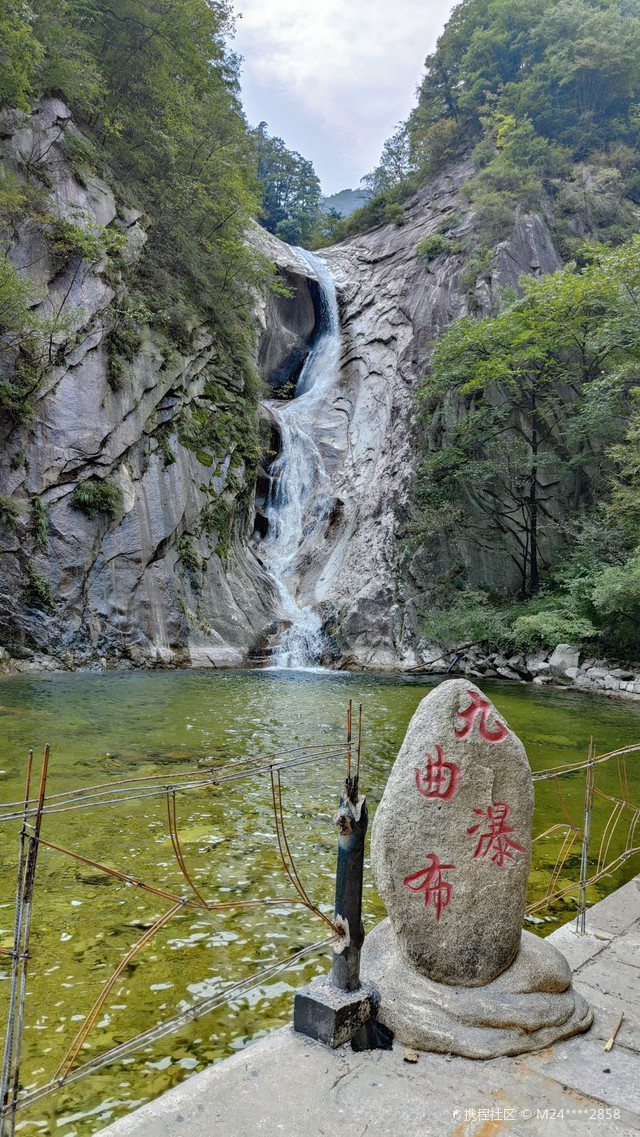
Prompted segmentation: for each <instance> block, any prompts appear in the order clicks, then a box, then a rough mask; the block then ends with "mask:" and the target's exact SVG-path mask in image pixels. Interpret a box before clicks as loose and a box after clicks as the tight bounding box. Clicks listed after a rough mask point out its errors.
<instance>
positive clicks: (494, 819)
mask: <svg viewBox="0 0 640 1137" xmlns="http://www.w3.org/2000/svg"><path fill="white" fill-rule="evenodd" d="M473 812H474V813H477V814H478V816H479V817H486V819H487V821H488V822H489V826H488V830H487V832H486V833H482V834H481V835H480V839H479V841H478V845H477V847H476V851H475V853H474V854H473V856H474V858H475V859H476V860H479V859H480V858H481V857H488V856H491V860H492V861H493V862H494V864H496V865H498V867H499V868H502V866H503V865H504V863H505V861H506V860H507V859H508V860H510V861H512V860H513V851H515V852H516V853H526V851H527V850H526V849H525V848H523V846H522V845H518V844H517V843H516V842H515V841H514V840H513V838H512V837H511V836H510V834H511V833H514V832H515V830H514V829H512V828H511V826H510V825H507V818H508V816H509V814H510V812H511V806H510V805H507V803H506V802H504V801H497V802H494V804H493V805H490V806H488V807H487V810H486V812H485V810H484V809H474V811H473ZM481 825H482V822H481V821H479V822H478V824H477V825H472V826H471V828H470V829H467V833H468V834H469V835H472V834H474V833H477V832H478V830H479V829H480V827H481ZM512 850H513V851H512Z"/></svg>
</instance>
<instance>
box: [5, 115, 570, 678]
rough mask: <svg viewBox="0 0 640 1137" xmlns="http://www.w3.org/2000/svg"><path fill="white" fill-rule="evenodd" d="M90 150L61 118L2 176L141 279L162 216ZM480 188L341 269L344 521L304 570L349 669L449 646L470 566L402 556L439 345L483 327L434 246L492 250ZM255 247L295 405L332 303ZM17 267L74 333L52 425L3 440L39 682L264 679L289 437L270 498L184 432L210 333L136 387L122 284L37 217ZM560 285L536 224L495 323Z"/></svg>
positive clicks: (55, 382)
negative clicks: (81, 677) (36, 186)
mask: <svg viewBox="0 0 640 1137" xmlns="http://www.w3.org/2000/svg"><path fill="white" fill-rule="evenodd" d="M79 137H80V136H79V134H78V132H77V130H76V128H75V126H74V125H73V122H72V121H71V116H70V113H69V111H68V109H67V108H66V107H65V106H64V104H62V103H61V102H60V101H58V100H56V99H47V100H43V101H42V102H41V104H40V105H39V107H38V108H37V110H36V112H35V113H34V114H32V115H31V116H25V115H21V114H11V113H5V114H4V116H3V119H2V123H0V157H1V158H2V161H3V166H6V167H8V168H9V169H10V170H14V171H18V172H22V173H23V174H24V172H25V171H27V172H29V171H31V172H33V171H34V170H35V171H36V173H37V177H38V179H39V182H40V184H41V185H42V186H44V187H46V197H47V208H48V209H49V211H50V213H51V214H52V215H53V216H54V217H58V218H61V219H63V220H66V221H69V222H71V223H72V224H74V225H76V226H79V227H80V228H81V229H83V230H84V231H85V232H86V233H88V234H89V235H91V233H92V232H94V231H95V230H98V229H99V230H100V232H101V233H104V234H107V235H112V236H113V237H114V238H116V239H117V241H118V242H119V243H120V253H119V255H120V258H121V260H122V262H124V263H125V264H126V263H127V262H129V263H131V262H134V261H135V260H136V258H137V257H139V256H140V253H141V250H142V249H143V247H144V243H145V239H146V238H145V227H146V226H148V224H152V219H147V218H143V217H142V216H141V215H140V214H139V213H138V212H136V211H135V210H134V209H131V208H130V207H125V206H124V205H123V203H122V202H119V201H117V200H116V197H115V195H114V193H113V191H112V189H111V188H110V186H109V185H108V184H106V182H104V181H102V180H101V179H100V178H98V177H96V176H94V175H86V174H82V173H81V172H78V171H77V169H76V167H75V166H74V164H73V162H72V161H71V160H70V158H69V147H68V145H67V143H68V140H69V138H71V139H76V141H77V139H78V138H79ZM470 172H471V171H470V168H469V167H468V166H467V165H466V164H464V163H460V164H459V165H458V166H457V167H455V168H452V169H451V170H450V171H449V173H448V174H446V175H441V176H439V177H438V178H436V179H434V180H433V181H432V182H431V183H430V184H429V185H427V186H425V187H424V188H423V189H422V190H421V191H420V192H419V193H418V194H416V196H415V197H414V198H413V199H412V200H411V201H410V202H409V203H408V204H407V205H406V207H405V210H404V219H403V224H402V225H400V226H398V225H395V224H389V225H385V226H382V227H379V228H378V229H376V230H374V231H371V232H369V233H367V234H364V235H361V236H358V237H354V238H352V239H350V240H348V241H345V242H343V243H342V244H340V245H338V246H334V247H332V248H329V249H324V250H322V252H321V253H320V256H321V258H322V259H323V260H324V262H325V263H326V264H327V265H328V267H329V269H330V271H331V272H332V274H333V276H334V278H335V280H336V283H337V287H338V297H339V303H340V314H341V323H342V350H341V359H340V366H339V371H338V374H337V376H336V377H335V380H334V382H333V384H332V385H331V387H330V388H329V389H328V390H327V391H326V393H325V396H324V397H323V399H322V400H321V401H319V402H318V406H317V414H316V422H315V432H314V433H315V438H316V440H317V444H318V446H319V447H321V448H322V450H323V452H324V456H325V459H326V462H325V465H326V469H327V472H328V475H329V480H330V487H329V491H330V496H331V495H332V505H331V508H329V509H328V510H327V513H326V525H325V526H324V528H322V527H321V528H320V529H319V530H318V533H317V536H316V537H314V545H313V548H310V549H309V550H306V551H305V557H304V558H303V562H304V563H303V564H302V565H301V571H300V578H299V595H298V602H299V603H301V604H310V605H311V606H312V607H313V608H315V609H316V610H317V611H319V612H320V614H321V616H322V618H323V621H324V629H325V632H326V633H328V634H329V637H330V640H331V641H332V642H333V645H334V646H333V658H334V661H335V662H336V663H337V664H338V665H342V666H344V665H348V664H349V663H353V664H354V665H356V666H364V667H372V668H395V667H401V668H406V667H411V666H414V665H416V664H419V663H420V662H421V660H422V659H424V658H425V652H427V651H428V645H426V644H424V643H423V642H422V641H421V638H420V633H419V628H418V621H417V617H416V610H415V609H416V597H417V596H419V595H420V596H422V597H424V594H425V591H427V590H428V585H429V581H430V579H433V577H434V576H435V575H437V574H438V573H442V572H443V571H446V570H447V568H448V567H449V566H450V564H451V561H452V557H453V556H454V555H455V551H454V550H451V549H448V548H445V547H444V546H442V547H439V548H436V549H429V548H426V549H423V550H421V552H420V554H419V555H415V554H414V555H413V556H410V555H409V554H408V553H406V552H403V548H402V543H401V539H400V535H401V529H402V525H403V523H404V522H405V521H406V519H407V517H408V516H409V513H410V509H411V500H412V494H413V487H414V481H415V470H416V462H417V457H416V456H417V453H418V447H417V445H416V443H417V431H418V426H417V423H416V414H415V399H414V396H415V391H416V389H417V386H418V384H419V382H420V378H421V376H422V374H423V372H424V369H425V366H426V364H427V361H428V355H429V350H430V347H431V345H432V343H433V341H434V340H435V338H436V337H437V335H438V334H439V332H440V331H441V330H442V329H443V328H444V327H445V326H446V324H447V323H449V322H450V321H451V320H452V319H455V318H456V317H459V316H461V315H463V314H465V312H466V311H467V310H468V306H469V295H468V285H467V284H465V281H464V270H465V259H464V254H462V253H456V252H455V251H454V252H449V253H443V254H441V255H439V256H437V257H436V258H435V259H433V260H432V261H431V263H429V264H428V265H427V264H426V263H425V260H424V258H421V257H420V256H419V255H418V253H417V246H418V244H419V243H420V242H421V241H422V240H423V239H424V238H425V237H427V236H428V235H430V234H434V233H441V232H443V230H444V229H446V228H447V227H448V228H449V230H450V232H451V234H452V235H453V236H454V237H455V238H458V237H459V238H468V239H469V241H470V242H471V244H473V241H474V225H475V222H474V217H473V213H472V210H471V207H470V206H469V204H468V202H467V201H466V199H465V197H464V195H462V194H461V193H460V188H461V186H462V185H464V184H465V183H466V182H467V181H468V179H469V176H470ZM249 239H250V240H251V242H252V243H253V244H254V245H255V246H256V247H257V248H258V250H259V251H260V252H261V253H262V254H263V255H264V257H266V258H267V259H268V260H269V261H271V262H272V263H274V264H275V265H276V266H277V269H278V273H279V278H278V281H277V287H276V288H272V289H270V290H267V291H266V292H265V293H264V294H263V295H256V300H255V304H256V319H257V325H256V326H257V335H256V346H255V357H256V363H257V366H258V369H259V371H260V374H261V376H262V378H263V380H264V381H265V383H266V384H268V385H269V386H270V387H271V389H272V392H273V394H274V395H275V397H277V398H290V397H291V396H292V394H293V391H294V389H295V382H296V379H297V377H298V375H299V374H300V371H301V368H302V366H303V364H304V361H305V359H306V357H307V355H308V353H309V350H310V349H311V348H312V347H313V344H314V339H315V337H316V336H317V335H318V333H319V328H320V324H321V318H320V309H321V300H320V287H321V286H320V283H319V280H318V278H317V277H316V275H315V274H314V272H313V269H312V268H311V267H310V265H309V264H308V263H307V262H306V261H305V260H304V259H303V258H299V257H298V256H297V255H296V253H295V251H294V250H292V249H290V248H289V247H288V246H286V245H284V244H282V243H281V242H279V241H277V240H276V239H275V238H272V237H270V236H269V235H268V234H266V233H265V232H264V231H263V230H258V229H257V227H256V230H255V231H254V232H253V233H252V234H250V238H249ZM455 244H456V243H455V242H454V248H455ZM458 244H459V243H458ZM10 256H11V259H12V261H13V263H14V264H15V265H16V267H18V268H19V269H20V270H21V272H22V273H23V274H24V275H25V277H26V278H28V280H29V281H30V283H31V286H32V290H33V297H34V301H33V303H34V305H35V308H36V310H37V311H38V313H39V314H40V315H41V316H42V317H43V319H44V318H47V319H48V320H49V327H50V329H51V330H50V342H49V346H48V350H49V360H48V364H47V367H46V369H45V371H46V373H45V377H44V380H43V381H42V382H41V383H40V385H39V387H38V390H37V394H36V396H35V416H34V420H33V423H32V425H27V426H19V425H18V426H16V425H15V424H14V423H11V422H10V421H8V420H7V419H5V420H3V421H2V424H1V425H0V439H1V445H0V643H2V644H3V645H4V647H5V648H6V649H7V650H8V651H9V653H10V654H11V656H13V657H14V658H17V659H18V660H20V659H22V660H25V661H27V662H26V663H25V666H29V665H30V664H29V662H28V661H29V660H35V663H36V664H37V665H38V666H42V665H43V664H45V665H47V663H49V664H50V665H52V666H76V665H78V664H85V665H86V664H90V663H96V661H100V665H102V666H108V667H115V666H134V665H140V664H142V665H147V666H149V665H153V664H154V663H156V664H161V665H167V664H172V663H174V664H178V665H183V666H189V665H195V666H198V665H201V666H239V665H242V664H243V663H245V662H246V661H247V660H249V659H251V658H252V652H254V650H255V647H256V645H257V644H258V643H260V642H262V643H264V642H265V641H266V640H268V638H269V634H270V633H271V634H272V635H273V633H274V631H275V630H277V627H278V618H279V615H280V613H279V612H278V600H277V590H276V589H275V588H274V584H273V581H272V580H271V578H270V577H269V575H268V573H266V572H265V570H264V568H263V566H262V563H261V560H260V548H259V542H260V539H261V538H262V537H264V535H265V532H266V531H267V528H268V525H269V521H268V516H267V515H266V512H265V510H266V504H267V498H268V492H269V486H270V473H269V465H270V462H271V461H272V460H273V457H274V454H275V453H276V452H277V450H278V445H279V441H278V434H277V429H276V427H275V424H274V421H273V417H272V416H270V414H269V412H268V411H267V410H266V409H265V410H263V412H262V418H263V432H262V433H263V449H264V454H263V460H262V462H261V463H260V464H259V465H258V469H257V478H256V477H255V474H254V471H253V470H252V471H247V470H246V469H245V466H244V465H243V463H242V462H239V460H238V456H237V454H235V449H236V443H235V442H234V441H233V437H232V434H233V431H230V432H228V435H229V436H228V437H227V439H226V442H225V438H224V437H221V441H220V444H219V446H218V450H217V451H216V452H215V453H214V454H213V456H212V455H211V454H204V455H203V454H202V452H201V451H199V450H198V448H197V446H191V445H189V444H188V440H187V441H186V442H185V438H184V433H181V430H180V424H181V422H184V419H185V416H187V417H188V416H189V415H193V414H197V413H198V412H199V410H200V409H201V408H202V406H203V405H204V404H203V395H204V393H205V387H206V385H207V382H208V379H209V375H210V371H211V368H212V367H213V366H214V365H215V358H216V347H215V344H214V342H213V340H212V337H211V334H210V333H209V332H208V330H207V329H206V328H204V327H200V328H198V327H195V328H194V329H192V335H191V337H190V344H189V346H188V347H185V346H184V344H182V343H180V341H174V342H172V341H171V338H170V337H168V336H166V335H165V336H162V335H159V334H158V333H157V332H156V331H155V330H153V329H152V328H151V327H150V326H144V327H142V328H141V330H140V335H139V337H138V340H137V341H136V343H135V345H134V347H133V348H132V349H131V351H130V352H129V356H128V362H127V374H126V382H119V381H118V374H117V369H116V371H115V373H114V367H113V329H114V319H115V317H116V316H117V312H118V306H119V305H120V307H121V306H122V304H123V303H125V305H126V302H127V297H126V289H125V292H124V300H123V287H122V279H121V277H120V279H117V275H118V274H117V273H115V274H114V270H113V265H112V264H109V263H107V259H105V258H103V259H99V258H98V259H97V260H96V259H95V258H94V259H91V258H88V257H87V256H83V255H82V253H81V251H80V252H78V251H76V252H75V253H72V254H69V255H66V256H65V257H64V258H63V260H62V262H61V260H60V256H59V255H58V254H57V253H56V247H55V242H53V243H52V240H51V236H50V234H49V235H47V234H46V232H43V229H42V226H39V225H38V224H36V223H34V221H33V220H26V221H24V223H22V224H20V225H18V226H17V227H16V229H15V231H14V233H13V239H12V244H11V249H10ZM560 264H561V261H560V257H559V255H558V253H557V251H556V250H555V248H554V246H553V242H552V240H551V237H550V233H549V230H548V228H547V227H546V225H545V223H544V221H543V220H542V219H541V218H540V217H538V216H526V215H523V216H521V217H520V218H519V220H518V221H517V224H516V227H515V229H514V232H513V234H512V236H511V238H510V239H509V240H507V241H504V242H502V244H500V245H499V246H498V247H497V249H496V251H495V255H494V257H493V260H492V262H491V268H490V270H488V272H487V273H485V275H484V277H483V278H482V281H481V282H480V283H479V284H478V285H477V286H476V292H475V296H474V297H473V304H474V308H476V309H477V308H480V309H481V310H485V311H490V310H492V309H493V308H494V307H495V305H496V303H497V298H498V292H499V289H501V288H504V287H505V286H511V287H514V286H515V285H516V284H517V281H518V278H519V276H520V275H521V274H522V273H535V274H542V273H547V272H551V271H553V270H554V269H556V268H558V267H559V266H560ZM114 314H115V315H114ZM0 363H1V360H0ZM0 378H2V377H1V376H0ZM216 381H217V382H218V384H219V390H218V395H217V396H216V402H215V413H216V414H219V415H220V416H221V421H222V419H225V421H226V422H227V423H229V422H231V423H233V420H234V418H235V419H237V422H239V423H241V422H242V414H243V413H245V412H246V406H247V402H246V398H247V396H246V392H245V390H244V381H243V379H242V378H241V377H239V376H237V375H234V374H229V373H226V374H224V375H223V376H222V378H221V377H220V375H219V374H218V375H217V380H216ZM207 397H208V398H209V399H210V398H211V396H210V395H208V396H207ZM208 405H209V406H210V403H209V404H208ZM450 414H451V415H453V416H455V407H451V408H450ZM225 416H226V418H225ZM236 429H237V426H236ZM221 435H224V431H222V432H221ZM85 483H86V484H87V485H88V486H89V487H90V489H92V491H95V490H96V487H97V488H98V489H100V488H101V487H102V488H104V487H105V486H108V487H109V490H110V493H111V505H110V507H109V508H108V509H105V508H101V509H98V510H93V511H92V510H91V509H89V510H88V511H87V509H86V508H85V509H84V510H83V509H80V508H77V506H78V498H77V487H78V486H79V485H81V486H82V485H84V484H85ZM85 488H86V486H85ZM5 499H11V501H12V502H13V504H14V506H15V505H16V504H17V506H18V511H19V512H18V515H17V516H14V515H12V513H11V511H10V510H9V511H7V509H5V508H4V506H3V505H2V503H3V501H4V500H5ZM38 518H39V519H40V522H42V521H43V520H46V534H43V532H42V529H43V526H42V524H41V523H40V524H38ZM545 539H546V538H545V535H544V534H542V537H541V540H542V542H544V540H545ZM549 539H551V538H550V537H549ZM460 549H462V551H463V553H464V541H463V539H461V543H460V545H459V546H458V549H457V551H458V553H459V551H460ZM483 555H484V556H485V557H486V558H488V562H490V563H488V562H487V561H486V560H485V563H484V564H483V565H482V566H481V568H482V574H483V576H484V577H485V579H486V578H487V576H488V575H489V577H490V578H492V579H494V580H495V581H496V583H497V585H498V586H499V585H500V584H503V585H504V586H505V587H509V586H510V585H511V584H513V583H514V582H512V581H510V580H509V579H507V576H506V575H505V568H504V562H503V561H502V560H501V559H499V558H494V560H492V553H491V552H490V551H489V552H487V553H485V554H483ZM468 560H469V563H470V578H469V579H470V582H471V583H473V571H474V569H473V556H472V555H471V554H470V555H469V557H468ZM501 574H502V576H501ZM428 654H429V655H432V654H433V652H429V653H428Z"/></svg>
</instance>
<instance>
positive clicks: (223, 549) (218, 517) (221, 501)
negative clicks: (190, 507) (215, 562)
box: [200, 494, 235, 560]
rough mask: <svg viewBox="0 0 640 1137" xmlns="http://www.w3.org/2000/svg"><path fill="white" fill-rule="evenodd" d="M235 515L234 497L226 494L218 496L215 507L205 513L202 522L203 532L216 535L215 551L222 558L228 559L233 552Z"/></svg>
mask: <svg viewBox="0 0 640 1137" xmlns="http://www.w3.org/2000/svg"><path fill="white" fill-rule="evenodd" d="M234 516H235V506H234V502H233V499H232V498H230V497H229V496H228V495H226V494H225V495H224V496H223V497H220V498H218V500H217V501H216V503H215V505H214V506H213V508H212V509H210V510H209V511H208V512H207V513H205V514H204V515H203V517H202V519H201V522H200V528H201V530H202V532H204V533H208V534H209V535H210V536H214V537H215V539H216V546H215V549H214V552H215V554H216V556H218V557H221V558H222V560H226V558H227V557H228V556H229V553H230V552H231V542H232V540H233V518H234Z"/></svg>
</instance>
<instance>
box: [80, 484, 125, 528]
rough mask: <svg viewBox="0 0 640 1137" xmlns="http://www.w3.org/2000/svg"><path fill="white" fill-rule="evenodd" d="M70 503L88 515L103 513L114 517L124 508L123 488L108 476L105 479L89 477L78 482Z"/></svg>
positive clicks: (93, 515)
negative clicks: (99, 479)
mask: <svg viewBox="0 0 640 1137" xmlns="http://www.w3.org/2000/svg"><path fill="white" fill-rule="evenodd" d="M70 504H71V505H72V506H73V508H74V509H79V510H81V511H82V513H86V515H87V517H95V516H96V514H98V513H103V514H105V516H107V517H111V518H113V517H116V516H117V514H118V513H119V511H120V509H121V508H122V490H121V489H120V486H117V485H116V484H115V482H111V481H109V480H108V479H107V478H105V479H104V480H103V481H98V480H97V479H94V478H89V479H88V480H87V481H86V482H79V483H78V485H77V486H76V488H75V489H74V491H73V493H72V495H71V498H70Z"/></svg>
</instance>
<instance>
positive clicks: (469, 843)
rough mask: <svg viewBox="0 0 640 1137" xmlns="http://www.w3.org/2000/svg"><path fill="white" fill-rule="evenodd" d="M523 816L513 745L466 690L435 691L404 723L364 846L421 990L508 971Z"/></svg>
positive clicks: (525, 853)
mask: <svg viewBox="0 0 640 1137" xmlns="http://www.w3.org/2000/svg"><path fill="white" fill-rule="evenodd" d="M532 816H533V783H532V781H531V771H530V769H529V763H528V761H527V756H526V753H525V749H524V746H523V745H522V743H521V742H520V740H519V738H517V737H516V735H515V734H513V732H512V731H511V730H509V728H508V726H507V724H506V723H505V722H504V720H503V719H502V718H501V716H499V715H498V713H497V711H496V710H495V708H494V707H493V706H492V705H491V703H490V702H489V700H488V699H486V698H485V696H484V695H483V694H482V692H481V691H480V689H479V688H478V687H476V686H474V685H473V684H472V683H470V682H469V681H468V680H465V679H456V680H451V681H449V682H446V683H442V684H441V685H440V686H439V687H436V688H435V690H433V691H432V692H431V693H430V694H429V695H427V696H426V698H424V699H423V700H422V702H421V703H420V706H419V707H418V709H417V711H416V712H415V714H414V716H413V718H412V720H411V723H410V724H409V728H408V730H407V734H406V737H405V740H404V743H403V745H402V748H401V750H400V753H399V754H398V757H397V759H396V762H395V765H394V767H393V770H392V771H391V775H390V777H389V781H388V782H387V785H386V787H385V791H384V794H383V796H382V800H381V802H380V805H379V806H378V809H377V812H376V815H375V820H374V823H373V828H372V835H371V863H372V867H373V873H374V877H375V880H376V885H377V887H378V891H379V893H380V895H381V897H382V899H383V900H384V902H385V905H386V908H387V911H388V913H389V917H390V919H391V923H392V924H393V928H394V931H395V933H396V936H397V939H398V943H399V945H400V949H401V951H402V952H403V954H404V955H405V956H406V958H407V960H408V961H409V962H410V963H412V964H413V965H414V966H416V967H417V968H418V969H419V970H420V971H421V972H422V974H424V975H426V976H427V977H428V978H429V979H433V980H435V981H436V982H439V983H451V984H462V985H464V986H467V987H472V986H478V985H480V984H483V983H488V982H490V981H491V980H492V979H495V978H496V977H497V976H498V975H499V974H500V972H501V971H504V969H505V968H506V967H508V966H509V964H510V963H511V962H512V961H513V959H514V957H515V955H516V953H517V951H518V947H519V944H520V935H521V931H522V921H523V919H524V912H525V906H526V891H527V879H528V875H529V862H530V859H531V822H532Z"/></svg>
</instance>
